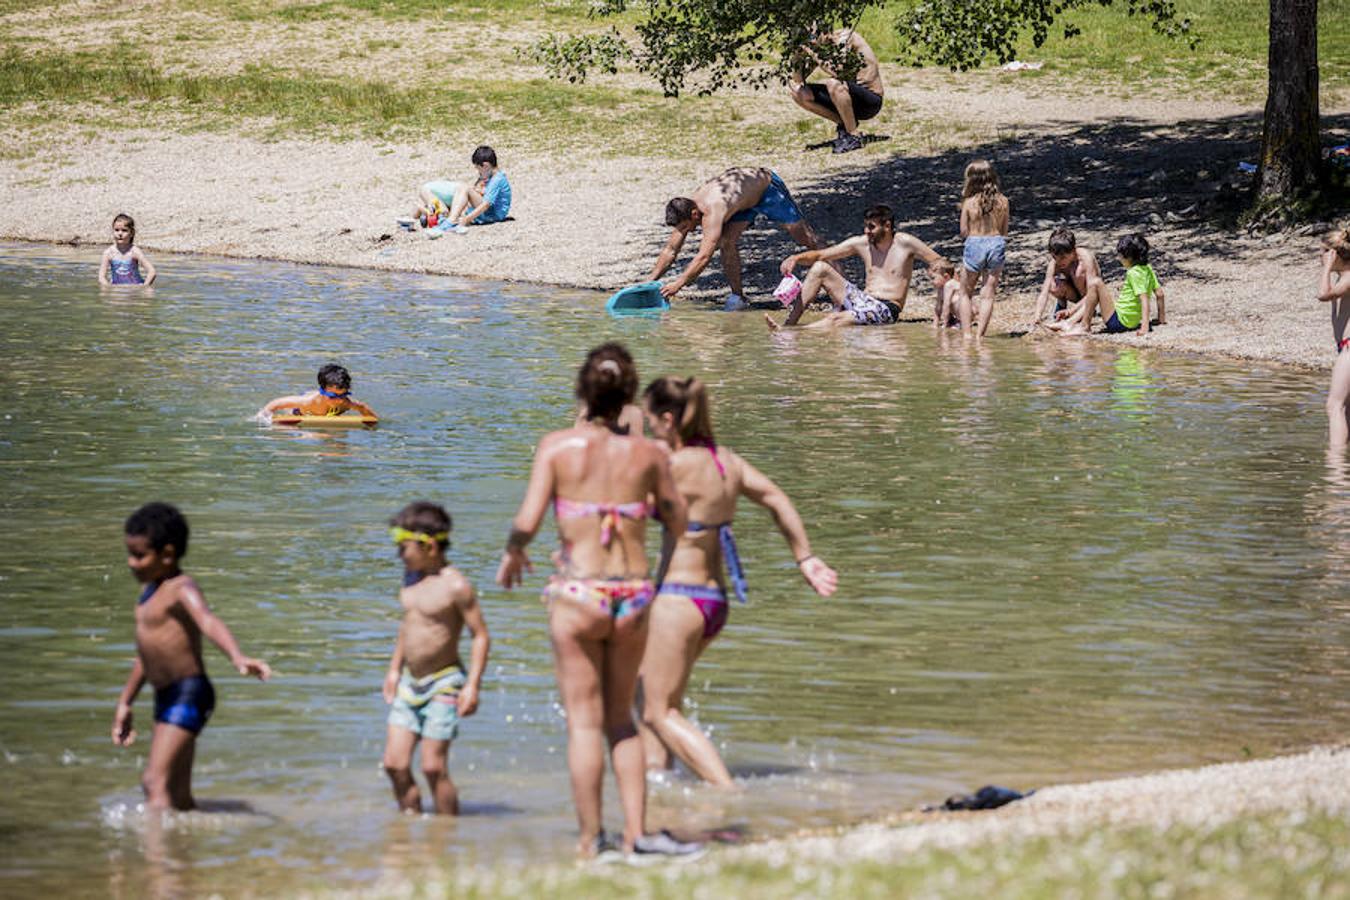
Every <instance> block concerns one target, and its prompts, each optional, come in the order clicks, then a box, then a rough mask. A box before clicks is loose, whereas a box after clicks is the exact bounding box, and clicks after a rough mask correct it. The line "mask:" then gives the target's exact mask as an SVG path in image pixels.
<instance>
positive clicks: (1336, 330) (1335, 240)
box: [1317, 229, 1350, 447]
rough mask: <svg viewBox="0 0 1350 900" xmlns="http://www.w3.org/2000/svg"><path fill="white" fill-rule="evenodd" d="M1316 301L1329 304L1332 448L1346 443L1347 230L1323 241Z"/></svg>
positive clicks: (1349, 433)
mask: <svg viewBox="0 0 1350 900" xmlns="http://www.w3.org/2000/svg"><path fill="white" fill-rule="evenodd" d="M1321 262H1322V274H1321V277H1320V278H1319V279H1318V284H1317V299H1318V300H1321V301H1322V302H1324V303H1330V304H1331V339H1332V340H1333V341H1334V342H1335V344H1336V362H1335V363H1333V364H1332V366H1331V387H1330V388H1329V389H1328V391H1327V423H1328V426H1329V434H1330V438H1331V446H1332V447H1344V446H1346V444H1347V443H1350V229H1346V230H1344V231H1341V232H1339V233H1338V234H1335V235H1333V236H1332V237H1331V239H1330V240H1328V241H1327V243H1326V247H1325V249H1323V251H1322V260H1321Z"/></svg>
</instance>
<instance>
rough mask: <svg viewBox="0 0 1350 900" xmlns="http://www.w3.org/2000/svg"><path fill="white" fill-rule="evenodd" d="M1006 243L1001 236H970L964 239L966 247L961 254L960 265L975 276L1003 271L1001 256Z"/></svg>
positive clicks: (1006, 245) (1005, 248) (1004, 250)
mask: <svg viewBox="0 0 1350 900" xmlns="http://www.w3.org/2000/svg"><path fill="white" fill-rule="evenodd" d="M1007 247H1008V241H1007V239H1006V238H1004V237H1003V235H1001V234H981V235H972V236H971V237H968V238H966V246H965V249H964V251H963V252H962V253H961V265H963V266H965V267H966V271H967V272H974V273H975V274H976V275H978V274H980V273H981V272H1001V271H1003V256H1004V253H1005V252H1006V251H1007Z"/></svg>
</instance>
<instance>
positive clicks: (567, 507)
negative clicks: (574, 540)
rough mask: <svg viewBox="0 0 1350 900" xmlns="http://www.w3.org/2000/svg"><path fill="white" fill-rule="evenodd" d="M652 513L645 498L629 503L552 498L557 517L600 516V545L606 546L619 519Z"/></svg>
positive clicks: (554, 513)
mask: <svg viewBox="0 0 1350 900" xmlns="http://www.w3.org/2000/svg"><path fill="white" fill-rule="evenodd" d="M651 514H652V510H651V507H649V506H648V505H647V501H645V500H634V501H632V502H630V503H593V502H591V501H588V500H567V499H565V498H563V497H554V498H553V515H555V516H557V517H558V518H559V519H580V518H582V517H584V516H600V546H602V547H608V546H609V544H610V542H611V541H612V540H614V529H615V527H616V526H617V525H618V524H619V519H620V518H624V519H635V520H636V519H645V518H647V517H648V516H650V515H651Z"/></svg>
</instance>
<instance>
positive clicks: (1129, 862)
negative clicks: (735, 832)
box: [316, 813, 1350, 900]
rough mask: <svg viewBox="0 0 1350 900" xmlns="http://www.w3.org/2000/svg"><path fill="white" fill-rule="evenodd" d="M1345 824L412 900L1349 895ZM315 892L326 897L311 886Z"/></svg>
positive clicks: (647, 874) (1240, 827) (1183, 832)
mask: <svg viewBox="0 0 1350 900" xmlns="http://www.w3.org/2000/svg"><path fill="white" fill-rule="evenodd" d="M1347 846H1350V823H1348V822H1346V821H1345V820H1344V819H1341V818H1337V817H1335V816H1330V815H1326V814H1322V813H1313V814H1306V815H1305V814H1301V813H1299V814H1294V813H1290V814H1285V815H1278V816H1264V817H1259V818H1248V819H1242V820H1238V821H1236V822H1232V823H1229V824H1226V825H1223V826H1220V827H1219V828H1217V829H1214V830H1208V829H1203V828H1189V827H1188V828H1180V827H1178V828H1172V829H1169V830H1166V831H1155V830H1153V829H1148V828H1135V829H1104V830H1095V831H1089V832H1087V833H1085V834H1079V835H1076V836H1063V837H1054V838H1035V839H1028V840H1020V841H1006V842H1002V843H994V844H986V845H983V846H976V847H971V848H967V849H964V850H960V851H948V850H936V849H929V850H920V851H918V852H915V853H912V854H904V855H899V858H898V859H897V861H896V862H894V863H889V864H882V863H874V862H862V863H840V862H836V861H834V860H830V859H814V858H811V857H810V856H807V855H805V854H792V855H791V856H790V858H791V862H789V863H787V864H786V865H781V866H771V865H769V864H767V863H762V862H727V863H720V862H719V861H718V860H717V858H716V857H715V856H714V857H713V858H712V859H711V860H710V861H708V862H706V863H702V864H695V865H691V866H688V867H679V866H669V867H663V868H659V869H644V870H634V869H626V868H624V867H622V866H616V867H605V868H597V867H589V868H581V869H540V868H533V869H532V868H520V867H516V868H513V869H510V870H508V869H505V868H503V869H500V870H492V871H487V872H483V871H478V872H469V873H449V874H447V876H446V878H445V884H443V885H442V884H437V883H436V882H435V880H434V879H432V880H430V882H423V883H421V884H419V886H418V888H417V890H416V891H415V892H414V893H413V895H415V896H428V897H433V896H454V897H457V898H459V900H487V898H498V897H505V898H509V897H550V898H572V897H575V898H587V900H592V898H593V900H607V898H613V900H623V898H629V897H645V898H654V900H658V898H677V897H745V898H775V897H841V898H843V897H846V898H849V900H854V898H878V900H881V898H891V897H907V896H911V897H1000V898H1005V897H1006V898H1023V897H1025V898H1040V897H1047V898H1049V897H1196V898H1213V900H1229V898H1233V900H1244V898H1267V897H1325V898H1333V900H1334V898H1346V897H1350V853H1346V852H1345V849H1344V848H1345V847H1347ZM316 888H317V889H318V890H319V892H320V893H322V892H323V889H322V888H321V887H319V886H316Z"/></svg>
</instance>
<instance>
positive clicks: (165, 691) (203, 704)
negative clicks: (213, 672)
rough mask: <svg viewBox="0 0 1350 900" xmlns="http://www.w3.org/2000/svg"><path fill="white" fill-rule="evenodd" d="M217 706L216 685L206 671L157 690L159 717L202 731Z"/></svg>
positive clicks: (165, 721) (194, 730)
mask: <svg viewBox="0 0 1350 900" xmlns="http://www.w3.org/2000/svg"><path fill="white" fill-rule="evenodd" d="M215 708H216V689H215V688H213V687H212V686H211V679H209V678H207V677H206V676H205V675H189V676H188V677H187V678H183V679H180V680H179V681H175V682H174V683H173V684H169V685H165V686H164V687H162V688H158V689H156V690H155V721H156V722H163V723H165V724H166V725H177V726H178V727H179V728H184V729H186V730H188V731H190V732H192V733H193V734H201V730H202V729H203V728H205V727H206V720H207V719H209V718H211V711H212V710H214V709H215Z"/></svg>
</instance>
